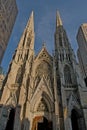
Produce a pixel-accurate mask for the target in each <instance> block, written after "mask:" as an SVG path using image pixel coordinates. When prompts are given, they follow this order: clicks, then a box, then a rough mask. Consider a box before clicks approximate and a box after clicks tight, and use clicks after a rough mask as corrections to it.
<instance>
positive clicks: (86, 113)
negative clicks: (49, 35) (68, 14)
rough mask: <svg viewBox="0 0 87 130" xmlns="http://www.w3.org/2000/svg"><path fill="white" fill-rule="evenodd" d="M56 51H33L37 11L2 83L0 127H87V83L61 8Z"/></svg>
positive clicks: (45, 129)
mask: <svg viewBox="0 0 87 130" xmlns="http://www.w3.org/2000/svg"><path fill="white" fill-rule="evenodd" d="M54 36H55V37H54V39H55V51H54V53H53V54H52V55H50V54H49V53H48V51H47V49H46V47H45V46H43V47H42V49H41V51H40V52H39V53H38V55H36V56H35V54H34V37H35V35H34V16H33V12H32V14H31V16H30V18H29V21H28V23H27V26H26V28H25V30H24V32H23V35H22V37H21V39H20V42H19V44H18V47H17V49H16V51H15V53H14V55H13V58H12V61H11V63H10V66H9V70H8V73H7V75H6V78H5V80H4V82H3V91H2V96H1V100H0V130H87V87H86V86H85V83H84V81H83V80H82V78H81V74H80V69H79V66H78V64H77V62H76V58H75V54H74V52H73V49H72V48H71V45H70V43H69V40H68V37H67V34H66V31H65V29H64V27H63V24H62V20H61V18H60V15H59V13H58V12H57V14H56V30H55V35H54Z"/></svg>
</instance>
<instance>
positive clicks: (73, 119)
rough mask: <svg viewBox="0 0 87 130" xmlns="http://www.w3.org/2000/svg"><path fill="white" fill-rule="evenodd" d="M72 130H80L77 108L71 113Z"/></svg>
mask: <svg viewBox="0 0 87 130" xmlns="http://www.w3.org/2000/svg"><path fill="white" fill-rule="evenodd" d="M71 122H72V130H79V127H78V116H77V112H76V111H75V110H72V114H71Z"/></svg>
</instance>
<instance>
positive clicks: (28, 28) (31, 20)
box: [19, 11, 62, 47]
mask: <svg viewBox="0 0 87 130" xmlns="http://www.w3.org/2000/svg"><path fill="white" fill-rule="evenodd" d="M59 26H62V20H61V17H60V14H59V12H58V11H57V13H56V28H57V27H59ZM26 33H27V35H26ZM31 33H32V34H31ZM30 34H31V35H32V36H33V42H34V12H33V11H32V13H31V15H30V18H29V20H28V22H27V25H26V28H25V30H24V32H23V35H22V37H21V39H20V43H21V44H20V45H19V46H21V45H22V44H23V42H25V41H26V39H27V37H30V36H29V35H30ZM32 47H34V43H33V45H32Z"/></svg>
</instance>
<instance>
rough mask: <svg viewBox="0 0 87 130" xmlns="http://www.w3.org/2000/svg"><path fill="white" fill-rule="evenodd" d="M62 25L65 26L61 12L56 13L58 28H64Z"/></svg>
mask: <svg viewBox="0 0 87 130" xmlns="http://www.w3.org/2000/svg"><path fill="white" fill-rule="evenodd" d="M62 25H63V24H62V20H61V17H60V14H59V11H57V13H56V27H58V26H62Z"/></svg>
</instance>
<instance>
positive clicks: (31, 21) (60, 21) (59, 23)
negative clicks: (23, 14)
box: [26, 11, 63, 31]
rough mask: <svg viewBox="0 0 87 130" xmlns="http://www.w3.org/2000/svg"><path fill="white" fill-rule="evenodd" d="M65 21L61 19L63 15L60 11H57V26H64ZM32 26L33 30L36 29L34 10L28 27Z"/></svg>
mask: <svg viewBox="0 0 87 130" xmlns="http://www.w3.org/2000/svg"><path fill="white" fill-rule="evenodd" d="M62 25H63V23H62V20H61V17H60V14H59V11H57V12H56V27H58V26H62ZM30 26H31V28H32V30H33V31H34V12H33V11H32V13H31V16H30V18H29V21H28V23H27V26H26V28H27V27H30Z"/></svg>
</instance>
